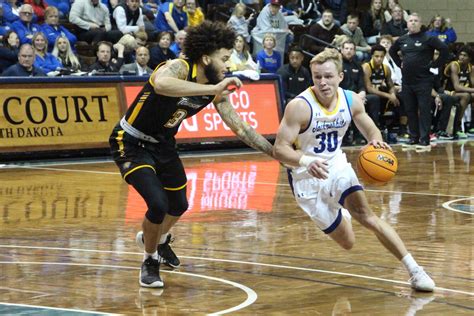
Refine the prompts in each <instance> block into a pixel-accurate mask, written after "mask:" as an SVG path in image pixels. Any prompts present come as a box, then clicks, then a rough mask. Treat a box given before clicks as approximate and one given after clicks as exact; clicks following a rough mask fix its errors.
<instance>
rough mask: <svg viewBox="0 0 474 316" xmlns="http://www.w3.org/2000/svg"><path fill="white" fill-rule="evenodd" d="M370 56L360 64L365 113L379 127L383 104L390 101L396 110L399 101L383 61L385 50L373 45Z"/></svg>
mask: <svg viewBox="0 0 474 316" xmlns="http://www.w3.org/2000/svg"><path fill="white" fill-rule="evenodd" d="M370 53H371V55H372V58H371V59H370V60H369V61H368V62H366V63H365V64H363V65H362V69H363V71H364V83H365V89H366V91H367V103H366V105H365V107H366V111H367V114H369V116H370V118H371V119H372V120H373V121H374V123H375V124H376V125H377V127H378V128H379V129H383V128H384V127H386V126H382V125H383V124H382V122H381V121H380V115H381V114H383V113H384V112H385V110H386V109H385V104H386V103H387V102H389V103H391V104H392V105H393V106H394V108H392V109H393V110H394V111H397V112H399V111H398V107H399V106H400V101H399V100H398V97H397V94H396V90H395V85H394V84H393V81H392V73H391V71H390V68H389V67H388V66H387V65H385V64H384V63H383V60H384V58H385V54H386V50H385V47H383V46H382V45H378V44H377V45H374V46H372V49H371V52H370Z"/></svg>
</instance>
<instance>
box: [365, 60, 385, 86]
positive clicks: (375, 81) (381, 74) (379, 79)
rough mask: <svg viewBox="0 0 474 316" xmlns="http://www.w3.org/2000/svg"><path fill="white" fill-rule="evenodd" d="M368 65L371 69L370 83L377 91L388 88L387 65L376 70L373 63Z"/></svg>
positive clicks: (370, 62)
mask: <svg viewBox="0 0 474 316" xmlns="http://www.w3.org/2000/svg"><path fill="white" fill-rule="evenodd" d="M367 65H368V66H369V68H370V82H371V83H372V85H373V86H374V88H376V89H377V90H380V88H381V87H387V81H386V80H387V65H385V64H382V66H381V67H379V68H375V65H374V63H373V61H372V60H371V61H369V62H368V63H367Z"/></svg>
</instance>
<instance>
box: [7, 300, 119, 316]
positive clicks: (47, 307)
mask: <svg viewBox="0 0 474 316" xmlns="http://www.w3.org/2000/svg"><path fill="white" fill-rule="evenodd" d="M1 305H8V306H23V307H34V308H44V309H52V310H56V311H68V312H78V313H84V314H99V315H121V314H111V313H103V312H94V311H86V310H82V309H73V308H61V307H50V306H41V305H28V304H15V303H4V302H0V306H1Z"/></svg>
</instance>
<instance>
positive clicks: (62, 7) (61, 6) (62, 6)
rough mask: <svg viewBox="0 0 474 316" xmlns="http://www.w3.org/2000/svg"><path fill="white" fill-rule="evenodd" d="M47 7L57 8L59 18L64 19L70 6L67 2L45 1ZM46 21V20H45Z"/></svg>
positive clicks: (60, 0)
mask: <svg viewBox="0 0 474 316" xmlns="http://www.w3.org/2000/svg"><path fill="white" fill-rule="evenodd" d="M46 2H47V3H48V5H49V6H53V7H56V8H58V10H59V17H61V18H62V17H65V16H67V15H68V14H69V11H70V10H71V4H70V2H72V1H69V0H46ZM45 19H46V18H45Z"/></svg>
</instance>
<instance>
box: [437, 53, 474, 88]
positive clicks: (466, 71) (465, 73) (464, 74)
mask: <svg viewBox="0 0 474 316" xmlns="http://www.w3.org/2000/svg"><path fill="white" fill-rule="evenodd" d="M453 64H454V65H456V68H457V69H458V77H459V84H460V85H461V86H464V87H471V85H472V82H471V69H472V65H471V64H470V63H468V64H467V65H461V63H460V62H459V61H457V60H453V61H452V62H450V63H449V64H448V65H446V68H444V75H445V76H446V89H445V90H448V91H454V90H455V89H454V84H453V82H452V80H451V66H452V65H453Z"/></svg>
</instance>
